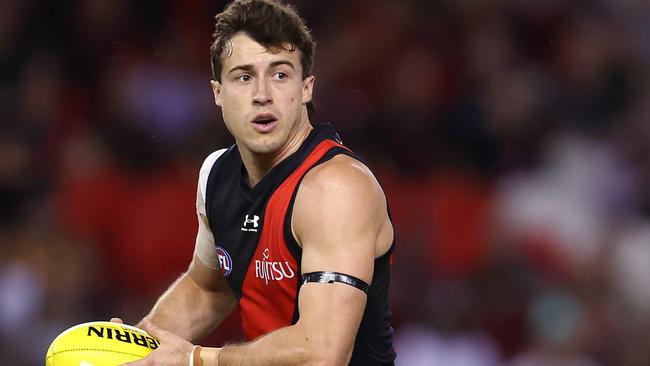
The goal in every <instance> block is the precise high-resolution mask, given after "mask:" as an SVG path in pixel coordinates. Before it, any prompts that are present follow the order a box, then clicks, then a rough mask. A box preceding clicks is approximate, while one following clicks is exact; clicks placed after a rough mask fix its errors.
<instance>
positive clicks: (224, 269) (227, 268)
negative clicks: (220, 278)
mask: <svg viewBox="0 0 650 366" xmlns="http://www.w3.org/2000/svg"><path fill="white" fill-rule="evenodd" d="M217 258H219V267H221V273H223V275H224V276H226V277H227V276H228V275H229V274H230V272H232V258H231V257H230V254H228V252H226V250H225V249H223V248H222V247H219V246H218V247H217Z"/></svg>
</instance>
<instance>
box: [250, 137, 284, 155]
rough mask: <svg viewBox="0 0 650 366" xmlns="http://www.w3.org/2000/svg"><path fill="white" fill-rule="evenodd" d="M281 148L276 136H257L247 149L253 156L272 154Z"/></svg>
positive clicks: (279, 140) (280, 141)
mask: <svg viewBox="0 0 650 366" xmlns="http://www.w3.org/2000/svg"><path fill="white" fill-rule="evenodd" d="M281 147H282V139H280V138H278V136H267V135H264V136H259V138H257V139H255V141H251V143H250V144H248V148H249V149H250V150H251V152H253V153H255V154H260V155H264V154H272V153H274V152H277V151H278V150H280V148H281Z"/></svg>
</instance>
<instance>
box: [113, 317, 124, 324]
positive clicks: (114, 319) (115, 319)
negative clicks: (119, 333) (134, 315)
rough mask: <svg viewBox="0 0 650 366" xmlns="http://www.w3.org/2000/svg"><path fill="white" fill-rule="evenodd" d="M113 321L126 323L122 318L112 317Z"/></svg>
mask: <svg viewBox="0 0 650 366" xmlns="http://www.w3.org/2000/svg"><path fill="white" fill-rule="evenodd" d="M111 323H120V324H124V321H123V320H122V319H121V318H111Z"/></svg>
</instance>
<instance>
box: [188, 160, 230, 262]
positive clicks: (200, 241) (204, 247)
mask: <svg viewBox="0 0 650 366" xmlns="http://www.w3.org/2000/svg"><path fill="white" fill-rule="evenodd" d="M226 150H227V149H221V150H217V151H215V152H213V153H212V154H210V155H208V157H207V158H205V161H204V162H203V165H201V170H200V171H199V183H198V187H197V188H196V215H197V217H198V219H199V229H198V232H197V233H196V245H195V247H194V255H195V256H196V257H197V258H198V259H199V260H200V261H201V263H203V264H204V265H205V266H206V267H208V268H212V269H214V270H216V269H219V258H218V257H217V252H216V250H215V246H214V235H213V234H212V230H210V224H209V223H208V217H207V214H206V212H205V194H206V190H207V186H208V177H209V176H210V171H211V170H212V167H213V166H214V162H215V161H217V159H219V157H220V156H221V155H223V153H224V152H226Z"/></svg>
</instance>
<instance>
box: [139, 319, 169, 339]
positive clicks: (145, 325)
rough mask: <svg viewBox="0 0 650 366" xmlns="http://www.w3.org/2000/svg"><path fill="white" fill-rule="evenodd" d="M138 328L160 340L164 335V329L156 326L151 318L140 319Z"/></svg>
mask: <svg viewBox="0 0 650 366" xmlns="http://www.w3.org/2000/svg"><path fill="white" fill-rule="evenodd" d="M139 327H140V329H143V330H144V331H145V332H147V333H149V335H151V336H152V337H154V338H156V339H158V340H159V341H162V339H163V338H165V337H166V333H167V332H166V331H165V330H163V329H160V328H158V327H157V326H156V325H155V324H154V323H153V322H152V321H151V320H149V319H146V318H145V319H142V321H141V322H140V324H139Z"/></svg>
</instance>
